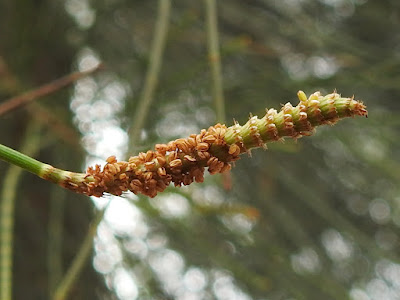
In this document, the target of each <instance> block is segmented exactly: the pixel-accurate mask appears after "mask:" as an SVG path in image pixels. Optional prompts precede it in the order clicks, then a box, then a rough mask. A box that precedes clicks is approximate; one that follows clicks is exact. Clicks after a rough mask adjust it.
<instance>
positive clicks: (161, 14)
mask: <svg viewBox="0 0 400 300" xmlns="http://www.w3.org/2000/svg"><path fill="white" fill-rule="evenodd" d="M170 10H171V1H170V0H159V1H158V15H157V22H156V25H155V32H154V39H153V43H152V46H151V52H150V62H149V67H148V70H147V74H146V78H145V82H144V87H143V90H142V94H141V96H140V100H139V103H138V107H137V109H136V111H135V115H134V118H133V123H132V127H131V129H130V147H129V149H131V151H134V150H133V149H135V146H137V144H138V139H139V136H140V130H141V129H142V128H143V125H144V122H145V120H146V118H147V114H148V112H149V109H150V105H151V102H152V101H153V94H154V91H155V89H156V87H157V83H158V75H159V73H160V69H161V61H162V56H163V52H164V48H165V44H166V39H167V33H168V27H169V16H170Z"/></svg>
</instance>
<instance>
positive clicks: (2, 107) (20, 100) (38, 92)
mask: <svg viewBox="0 0 400 300" xmlns="http://www.w3.org/2000/svg"><path fill="white" fill-rule="evenodd" d="M102 68H103V65H101V64H99V65H98V66H96V67H95V68H93V69H90V70H87V71H84V72H74V73H71V74H68V75H66V76H64V77H61V78H59V79H56V80H54V81H52V82H50V83H47V84H45V85H42V86H41V87H38V88H36V89H33V90H30V91H28V92H26V93H23V94H22V95H18V96H16V97H12V98H10V99H8V100H5V101H3V103H1V104H0V116H1V115H3V114H5V113H7V112H10V111H12V110H14V109H16V108H18V107H21V106H23V105H26V104H28V103H29V102H31V101H33V100H35V99H37V98H39V97H43V96H45V95H48V94H51V93H53V92H55V91H57V90H59V89H61V88H63V87H65V86H67V85H69V84H71V83H72V82H75V81H77V80H79V79H81V78H83V77H85V76H88V75H90V74H93V73H94V72H96V71H99V70H100V69H102Z"/></svg>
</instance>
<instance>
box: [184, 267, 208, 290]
mask: <svg viewBox="0 0 400 300" xmlns="http://www.w3.org/2000/svg"><path fill="white" fill-rule="evenodd" d="M183 283H184V285H185V287H186V289H188V290H189V291H192V292H199V291H201V290H203V289H204V288H205V287H206V285H207V276H206V273H205V272H204V271H203V270H201V269H199V268H189V269H188V270H187V271H186V273H185V275H184V276H183Z"/></svg>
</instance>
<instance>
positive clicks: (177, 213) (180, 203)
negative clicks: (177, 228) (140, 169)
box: [150, 193, 190, 218]
mask: <svg viewBox="0 0 400 300" xmlns="http://www.w3.org/2000/svg"><path fill="white" fill-rule="evenodd" d="M150 203H151V205H152V206H153V207H154V208H156V209H158V211H159V212H160V214H161V215H162V216H164V217H166V218H182V217H184V216H186V215H187V214H188V213H189V212H190V206H189V203H188V201H187V199H186V198H185V197H183V196H181V195H179V194H169V193H167V194H165V195H163V194H161V195H159V196H157V197H155V198H153V199H150Z"/></svg>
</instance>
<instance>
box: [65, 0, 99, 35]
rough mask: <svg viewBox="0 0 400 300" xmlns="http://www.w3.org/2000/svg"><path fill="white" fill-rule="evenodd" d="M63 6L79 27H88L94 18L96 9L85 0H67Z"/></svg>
mask: <svg viewBox="0 0 400 300" xmlns="http://www.w3.org/2000/svg"><path fill="white" fill-rule="evenodd" d="M64 7H65V10H66V11H67V13H69V14H70V16H72V17H73V18H74V20H75V22H76V24H77V25H78V26H79V27H80V28H81V29H89V28H90V27H91V26H92V25H93V24H94V21H95V20H96V11H95V10H94V9H92V8H91V7H90V5H89V2H88V1H87V0H67V1H65V4H64Z"/></svg>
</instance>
